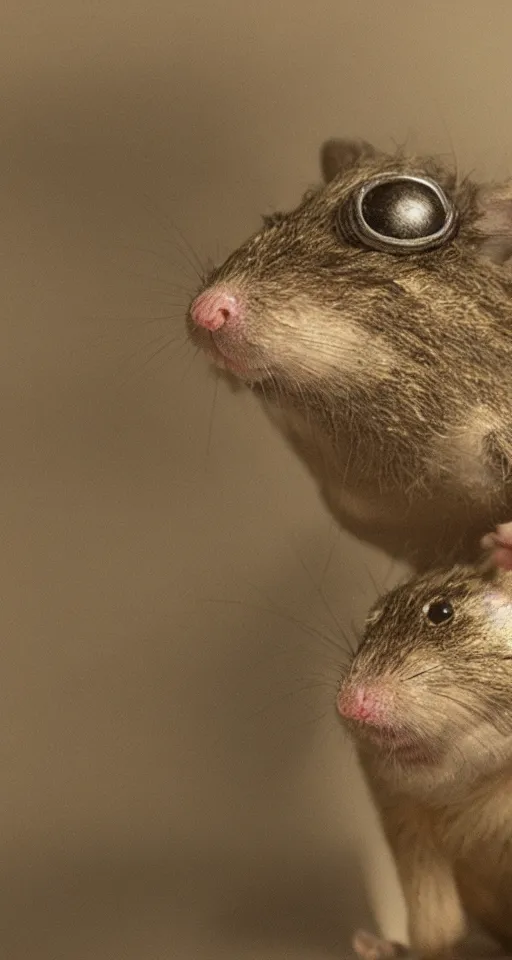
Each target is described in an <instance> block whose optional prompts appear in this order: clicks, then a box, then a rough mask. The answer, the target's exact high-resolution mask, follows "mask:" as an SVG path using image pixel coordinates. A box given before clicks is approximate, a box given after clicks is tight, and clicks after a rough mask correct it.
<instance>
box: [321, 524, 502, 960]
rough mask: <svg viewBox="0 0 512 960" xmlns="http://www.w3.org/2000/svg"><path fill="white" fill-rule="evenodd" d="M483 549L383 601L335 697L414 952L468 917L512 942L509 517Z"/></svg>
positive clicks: (448, 944) (447, 947) (452, 935)
mask: <svg viewBox="0 0 512 960" xmlns="http://www.w3.org/2000/svg"><path fill="white" fill-rule="evenodd" d="M482 547H484V548H485V549H486V551H487V553H486V554H484V555H483V557H482V559H481V561H480V562H479V563H478V564H475V565H473V566H467V565H456V566H454V567H451V568H450V569H444V570H437V571H432V572H429V573H427V574H423V575H421V576H416V577H414V578H412V579H411V580H409V581H408V582H406V583H405V584H402V585H400V586H398V587H397V588H395V589H394V590H392V591H391V592H389V593H388V594H386V595H385V596H384V597H382V598H381V599H380V600H379V601H378V602H377V603H376V604H375V606H374V607H373V608H372V610H371V611H370V613H369V616H368V619H367V621H366V625H365V628H364V631H363V636H362V640H361V644H360V646H359V649H358V650H357V652H356V654H355V655H354V657H353V659H352V662H351V663H350V665H349V667H348V668H347V670H346V672H345V673H344V675H343V676H342V678H341V681H340V686H339V692H338V696H337V701H336V702H337V709H338V712H339V714H340V716H341V718H342V719H343V721H344V722H345V723H346V724H347V725H348V727H349V729H350V731H351V733H352V735H353V737H354V739H355V742H356V746H357V751H358V755H359V758H360V761H361V764H362V767H363V770H364V772H365V775H366V778H367V781H368V784H369V787H370V790H371V792H372V794H373V796H374V799H375V802H376V805H377V807H378V810H379V812H380V816H381V821H382V825H383V828H384V832H385V835H386V838H387V840H388V843H389V844H390V847H391V850H392V852H393V854H394V857H395V861H396V865H397V871H398V875H399V879H400V881H401V885H402V888H403V893H404V898H405V902H406V907H407V913H408V925H409V941H410V946H411V950H412V952H413V953H414V954H415V955H416V956H418V957H429V958H432V957H441V956H442V957H447V956H454V955H455V954H454V951H455V950H457V951H459V950H460V949H461V944H463V942H464V938H465V936H466V933H467V921H468V918H471V919H473V920H474V921H476V922H477V923H478V924H479V925H480V926H481V928H482V929H483V930H484V931H486V932H487V933H489V934H490V935H491V936H492V937H493V938H494V939H495V940H496V941H497V942H498V943H499V944H500V946H501V947H503V948H504V949H506V950H507V951H508V952H509V953H510V952H511V951H512V523H510V524H505V525H503V526H501V527H498V528H497V530H496V532H495V533H493V534H491V535H489V536H487V537H485V538H484V539H483V540H482ZM376 942H377V943H378V942H379V941H376ZM382 943H384V941H381V944H382ZM388 946H389V945H388ZM359 953H360V955H362V954H361V950H359ZM363 953H364V950H363ZM370 954H371V950H370Z"/></svg>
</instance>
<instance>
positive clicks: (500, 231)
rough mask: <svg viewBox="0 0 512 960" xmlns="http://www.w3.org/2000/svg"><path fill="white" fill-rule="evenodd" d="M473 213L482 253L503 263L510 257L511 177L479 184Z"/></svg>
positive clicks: (511, 219) (511, 221)
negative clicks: (475, 209)
mask: <svg viewBox="0 0 512 960" xmlns="http://www.w3.org/2000/svg"><path fill="white" fill-rule="evenodd" d="M477 212H478V220H477V222H476V225H475V226H476V230H477V233H478V234H479V236H480V238H481V242H482V246H481V252H482V254H483V255H484V256H485V257H488V258H489V260H492V261H493V262H494V263H505V262H506V261H507V260H508V259H509V258H510V257H511V256H512V179H510V180H506V181H505V183H500V184H488V185H485V186H483V187H481V188H480V190H479V192H478V194H477Z"/></svg>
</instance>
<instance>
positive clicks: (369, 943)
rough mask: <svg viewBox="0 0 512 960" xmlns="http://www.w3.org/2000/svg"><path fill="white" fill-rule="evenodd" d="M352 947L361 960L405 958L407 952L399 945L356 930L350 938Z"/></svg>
mask: <svg viewBox="0 0 512 960" xmlns="http://www.w3.org/2000/svg"><path fill="white" fill-rule="evenodd" d="M352 947H353V949H354V951H355V952H356V953H357V955H358V957H361V960H392V958H394V957H406V956H407V955H408V954H409V950H408V948H407V947H405V946H404V945H403V944H401V943H395V942H394V941H392V940H383V939H382V938H381V937H376V936H374V934H373V933H367V931H366V930H357V932H356V933H355V934H354V936H353V938H352Z"/></svg>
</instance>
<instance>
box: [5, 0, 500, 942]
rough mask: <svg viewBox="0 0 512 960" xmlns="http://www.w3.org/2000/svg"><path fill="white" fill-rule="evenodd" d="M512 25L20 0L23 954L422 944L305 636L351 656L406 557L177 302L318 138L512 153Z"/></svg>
mask: <svg viewBox="0 0 512 960" xmlns="http://www.w3.org/2000/svg"><path fill="white" fill-rule="evenodd" d="M511 35H512V8H511V5H510V3H508V2H506V0H503V2H497V0H494V2H493V3H492V4H487V3H486V4H484V3H476V2H468V0H461V2H454V0H452V2H450V3H447V2H437V3H433V2H430V3H429V4H428V5H427V4H426V3H422V4H420V3H417V4H414V3H410V2H394V3H392V2H380V3H377V2H375V0H365V2H361V0H332V2H326V0H317V2H315V3H307V2H305V0H281V2H280V3H277V2H276V0H272V2H270V0H258V3H242V2H240V0H237V2H235V0H225V2H224V3H209V2H207V0H203V2H197V0H188V2H186V3H185V2H183V3H178V2H176V0H165V2H164V0H145V2H134V0H117V3H114V2H112V0H107V2H99V0H90V2H89V3H81V2H79V0H67V2H66V3H64V0H61V2H59V3H57V2H55V0H49V2H47V3H41V2H40V0H24V2H23V3H22V4H19V3H14V2H12V0H4V5H3V8H2V14H1V31H0V63H1V64H2V67H1V72H2V82H1V91H2V95H1V123H0V138H1V141H2V143H1V151H0V166H1V176H0V188H1V192H2V201H1V210H2V215H1V220H2V230H1V232H0V237H1V240H0V242H1V247H2V249H1V256H0V269H1V271H2V284H1V289H2V292H3V297H2V322H1V329H0V337H1V340H0V390H1V394H2V416H1V424H2V445H1V450H2V461H1V470H0V478H1V479H0V483H1V504H2V523H1V531H2V544H3V549H2V551H1V556H0V559H1V563H2V578H1V583H2V603H1V616H2V630H1V643H0V678H1V684H2V696H1V699H0V770H1V780H0V782H1V789H0V843H1V856H0V864H1V867H0V869H1V871H2V884H1V889H2V894H1V915H2V917H1V919H2V924H1V934H0V941H1V944H2V946H1V953H2V956H3V957H5V958H6V960H21V958H29V960H31V958H34V960H61V958H62V960H132V958H133V960H171V958H180V960H182V958H183V960H186V958H188V957H190V958H194V960H203V958H204V960H216V958H226V960H278V958H279V960H281V958H293V960H321V958H327V957H332V958H335V957H338V958H341V957H342V956H343V952H344V950H345V948H346V945H347V943H348V940H349V937H350V933H351V930H352V928H353V927H354V926H355V925H359V924H366V925H375V926H378V925H381V926H382V928H383V929H384V931H385V932H386V933H388V934H390V935H394V936H401V935H402V934H403V911H402V905H401V901H400V897H399V895H398V892H397V886H396V882H395V877H394V873H393V870H392V867H391V865H390V861H389V858H388V856H387V854H386V852H385V849H384V848H383V845H382V842H381V840H380V837H379V833H378V830H377V827H376V824H375V819H374V817H373V815H372V812H371V809H370V806H369V803H368V800H367V797H366V793H365V791H364V789H363V787H362V785H361V782H360V779H359V776H358V774H357V771H356V768H355V764H354V758H353V755H352V753H351V751H350V749H349V748H348V747H347V745H346V743H345V740H344V738H343V735H342V732H341V731H340V729H339V728H338V725H337V724H336V718H335V716H334V713H333V707H332V703H333V695H334V690H335V682H336V670H337V666H336V665H337V662H339V657H340V654H339V651H338V649H337V648H336V645H332V644H331V643H330V641H329V640H324V639H322V638H320V637H319V636H316V635H314V634H312V633H308V632H307V628H305V627H304V623H305V622H308V623H312V624H313V625H314V626H315V629H316V630H318V631H320V632H321V633H322V634H328V635H329V637H332V638H334V639H335V641H336V643H337V644H338V645H341V646H343V644H344V643H345V641H344V639H343V637H342V632H343V631H345V630H348V631H350V629H351V627H350V623H351V620H352V619H355V620H356V621H357V620H358V619H359V618H360V617H361V615H362V613H363V612H364V610H365V608H366V607H367V605H368V604H369V603H370V601H371V599H372V597H373V596H374V593H375V588H374V586H373V583H372V579H373V580H376V581H377V583H378V585H379V586H381V585H383V584H384V582H385V581H386V578H388V575H389V576H390V577H393V575H395V572H394V571H390V570H389V564H388V563H387V561H385V560H384V559H383V558H380V557H378V556H376V555H374V554H371V553H370V551H368V550H365V549H363V548H362V547H360V546H358V545H357V544H355V543H354V542H352V541H351V540H350V539H349V538H348V537H345V536H342V535H341V536H340V535H338V534H336V533H335V531H334V530H333V529H332V527H331V525H330V523H329V521H328V519H327V518H326V516H325V515H324V512H323V509H322V508H321V507H320V505H319V503H318V502H317V498H316V494H315V491H314V490H313V488H312V486H311V484H310V482H309V480H308V478H307V477H306V476H305V475H304V473H303V471H302V470H301V468H300V467H299V465H298V464H297V463H296V462H295V461H294V460H293V458H292V457H291V456H290V455H289V454H288V452H287V451H286V450H285V449H284V446H283V445H282V444H281V442H280V440H279V438H278V437H276V436H274V434H273V433H272V432H271V430H270V428H269V426H268V425H267V423H266V421H265V419H264V417H263V415H262V413H261V412H260V410H259V409H258V408H257V407H256V406H255V405H254V404H253V402H252V401H251V398H250V397H246V398H241V399H236V398H234V397H232V396H230V395H228V393H227V392H226V391H225V390H224V389H223V388H219V389H218V390H216V389H215V383H214V380H213V379H212V378H211V377H210V376H209V375H208V373H207V369H206V365H205V364H204V362H203V360H202V358H201V357H197V358H195V359H194V356H193V352H192V349H191V347H190V346H189V345H187V343H186V341H185V338H184V327H183V315H184V308H185V304H186V302H187V297H188V295H189V294H190V293H192V291H193V290H194V284H195V263H194V261H195V259H196V256H197V257H199V258H200V259H201V260H204V259H205V258H206V257H208V256H212V257H214V258H215V257H219V256H222V255H224V254H226V253H228V252H229V251H230V249H231V248H232V247H233V246H234V245H236V244H237V243H238V242H239V241H240V240H241V239H242V238H244V237H245V236H246V235H247V234H248V233H249V232H250V231H251V230H252V229H253V228H254V227H255V226H256V225H257V223H258V216H259V214H260V213H262V212H265V211H267V212H268V211H269V210H270V209H272V207H274V206H276V205H277V206H287V205H292V204H294V203H295V202H296V200H297V199H298V198H299V195H300V194H301V192H302V191H303V189H304V188H306V187H307V186H308V185H309V184H310V183H311V182H312V181H314V180H315V179H316V177H317V150H318V146H319V144H320V142H321V140H322V139H323V138H325V137H328V136H331V135H335V134H340V133H341V134H349V135H356V136H357V135H361V136H364V137H366V138H369V139H372V140H374V141H375V142H377V143H378V144H380V145H382V146H389V145H390V143H391V140H392V139H394V140H395V141H403V140H404V139H405V138H409V139H410V141H411V142H412V143H413V144H414V145H415V146H417V147H418V148H420V149H421V148H425V149H434V150H438V151H439V150H440V151H443V152H446V153H449V152H450V151H452V150H453V151H455V153H456V155H457V157H458V159H459V163H460V164H461V165H462V166H463V167H465V168H466V169H469V168H475V169H476V170H477V172H478V173H490V174H493V175H500V174H502V173H503V172H505V171H506V170H507V168H508V162H509V150H510V147H511V145H512V124H511V122H510V116H511V98H512V93H511V89H512V88H511V84H510V37H511ZM181 234H184V235H185V237H186V239H183V238H182V236H181ZM189 244H190V245H191V246H192V248H193V251H194V252H193V253H192V252H191V251H190V249H189ZM159 318H160V319H159ZM329 561H330V562H329ZM308 571H309V572H308ZM320 581H322V583H323V588H322V593H323V594H324V596H325V598H326V600H325V601H324V599H323V597H322V596H320V594H319V592H318V590H317V588H316V586H315V583H318V582H320ZM387 582H390V581H389V579H388V581H387ZM330 611H332V613H331V612H330ZM335 620H337V621H338V622H339V624H340V628H338V626H337V625H336V623H335ZM296 621H298V622H296Z"/></svg>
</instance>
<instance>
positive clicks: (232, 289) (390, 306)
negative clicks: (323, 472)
mask: <svg viewBox="0 0 512 960" xmlns="http://www.w3.org/2000/svg"><path fill="white" fill-rule="evenodd" d="M322 168H323V175H324V181H325V182H324V185H323V186H321V187H319V188H318V189H312V190H310V191H309V192H308V193H307V194H306V195H305V197H304V198H303V200H302V202H301V203H300V204H299V206H298V207H297V208H296V209H295V210H293V211H291V212H289V213H284V214H282V213H277V214H275V215H274V216H272V217H268V218H265V219H264V223H263V227H262V229H261V230H259V231H258V232H257V233H255V234H254V236H252V237H251V238H250V239H249V240H248V241H247V242H246V243H244V244H243V245H242V246H241V247H240V248H239V249H238V250H237V251H235V252H234V253H233V254H232V255H231V256H230V257H228V259H227V260H226V261H225V263H223V264H222V265H221V266H220V267H218V268H216V269H214V270H213V272H212V273H211V274H210V276H208V277H206V278H205V281H204V284H203V286H202V288H201V290H200V291H199V293H198V295H197V297H196V298H195V299H194V301H193V302H192V304H191V306H190V310H189V314H188V318H187V323H188V328H189V332H190V335H191V337H192V339H193V341H194V342H195V343H196V344H198V345H199V346H200V347H201V348H203V349H204V350H205V351H206V353H207V354H209V356H210V357H211V358H212V359H213V360H214V362H215V363H216V365H217V366H218V367H219V368H222V369H225V370H226V369H227V370H228V371H230V372H231V373H234V374H235V376H236V377H238V378H239V379H240V380H241V381H244V382H246V383H249V384H252V385H253V386H254V388H255V389H256V390H259V391H260V392H261V393H262V395H264V397H266V398H267V399H273V400H274V401H276V402H285V401H286V404H287V406H291V407H292V408H294V409H295V410H297V411H298V412H299V413H301V414H305V415H306V417H307V420H308V422H309V423H312V424H313V425H316V426H317V427H320V428H322V430H323V431H324V433H326V435H327V439H328V440H329V441H332V439H333V438H337V437H339V436H340V435H341V433H342V431H348V432H349V433H350V442H351V449H352V451H353V454H354V457H356V456H359V457H360V458H362V461H364V463H363V466H364V468H365V469H367V470H368V471H369V475H370V476H376V475H377V474H379V478H380V482H381V487H383V486H384V485H385V479H386V478H385V476H384V473H385V471H386V470H388V471H389V473H390V474H391V475H392V476H393V477H394V476H395V475H396V462H397V459H399V460H400V463H402V461H403V462H404V463H405V464H406V467H405V468H404V469H406V470H407V471H408V475H409V476H408V479H405V480H404V478H402V479H401V484H402V486H404V487H406V486H407V485H408V483H410V484H411V485H414V483H416V482H417V478H418V477H419V476H421V475H422V469H421V468H420V469H418V464H417V463H414V464H413V463H412V462H411V451H416V456H417V457H419V458H421V460H422V464H423V465H426V467H427V470H428V471H430V472H432V471H433V473H434V474H435V475H436V476H437V474H438V473H439V475H440V476H447V475H450V474H454V473H457V474H458V475H463V474H465V475H466V477H468V476H469V475H470V473H471V469H470V468H468V462H469V461H471V463H475V462H478V460H479V457H480V452H481V449H482V445H484V444H485V440H486V438H488V437H495V435H496V430H497V429H498V427H499V426H500V415H499V413H496V411H499V410H500V409H504V404H506V403H507V402H508V401H507V400H506V397H507V394H508V392H509V386H508V378H503V376H501V375H500V374H501V372H502V370H503V363H504V357H505V356H506V355H507V353H508V354H510V351H511V339H510V337H511V334H510V322H509V316H510V313H511V311H512V274H509V273H508V268H507V263H506V261H507V260H508V258H509V256H510V255H511V254H512V185H511V184H509V183H506V184H504V185H501V186H487V187H482V186H480V185H478V184H476V183H473V182H472V181H471V180H469V179H465V180H462V181H459V180H458V177H457V175H456V174H454V173H453V172H451V171H450V170H449V169H448V168H447V167H445V166H444V165H443V164H442V163H440V162H437V161H436V160H434V159H431V158H413V157H407V156H406V155H404V153H402V152H397V154H396V155H394V156H391V155H388V154H384V153H381V152H378V151H377V150H375V149H374V148H373V147H371V146H370V145H369V144H367V143H365V142H360V141H346V140H334V141H328V142H327V143H326V144H325V145H324V147H323V148H322ZM397 175H399V176H402V177H403V176H405V177H410V176H413V177H427V178H430V179H431V180H432V181H433V183H434V185H435V186H437V188H438V190H439V191H440V196H442V197H444V198H445V200H446V203H447V206H448V208H449V209H451V210H452V211H456V217H455V222H454V223H453V224H452V229H448V231H447V234H446V236H444V235H442V234H443V229H444V226H446V217H445V213H446V211H444V212H443V210H444V208H443V206H442V202H441V201H440V200H439V196H436V195H435V189H434V188H430V187H428V185H427V186H423V187H421V189H420V194H418V193H417V184H416V183H415V182H412V183H409V182H408V181H407V180H406V181H404V182H402V183H398V185H397V182H396V180H395V181H394V183H392V184H391V186H390V188H389V189H388V188H387V187H386V190H387V193H386V190H385V191H384V195H383V194H382V191H380V190H377V192H374V191H370V194H369V206H368V207H367V209H366V214H365V216H366V219H367V221H368V225H369V226H373V227H374V228H378V230H379V231H380V232H381V233H384V234H387V235H388V236H391V234H396V233H400V230H401V227H400V221H401V217H402V220H403V219H404V218H403V216H402V214H404V210H405V214H404V216H405V233H407V231H408V230H409V228H410V230H409V232H410V231H411V230H412V233H414V231H415V230H416V232H417V233H419V235H420V239H421V236H422V235H423V236H424V235H426V234H427V235H430V234H431V233H432V232H434V233H435V232H436V231H438V230H440V231H441V233H440V234H439V235H438V243H437V244H435V243H434V245H433V246H431V247H428V249H424V250H417V249H416V248H414V247H413V248H409V247H407V248H406V249H405V251H403V250H402V251H401V252H398V253H397V248H396V246H394V245H393V244H392V243H389V244H388V243H386V242H385V243H383V244H382V243H381V244H379V243H377V245H376V247H377V248H376V247H375V243H374V240H375V238H374V237H373V239H371V241H370V240H369V239H368V237H369V234H368V236H366V239H365V237H364V236H363V234H364V230H363V232H362V233H361V229H360V228H361V223H360V221H359V220H358V218H357V215H356V214H357V201H358V197H359V192H360V191H361V189H363V188H364V187H365V186H367V185H368V184H371V183H373V182H374V178H381V177H387V176H392V177H396V176H397ZM422 191H423V193H422ZM359 199H360V197H359ZM367 199H368V197H367ZM418 210H419V214H418ZM411 211H412V213H411ZM415 211H416V213H415ZM416 214H418V216H419V220H417V221H416V220H415V216H416ZM397 223H398V228H397ZM402 227H403V223H402ZM441 235H442V236H441ZM439 238H440V239H439ZM395 239H396V238H395ZM461 437H463V438H465V439H461ZM393 451H395V454H396V455H395V457H394V459H393ZM370 453H371V455H372V460H371V462H370V461H368V463H366V460H367V459H368V455H369V454H370ZM461 459H462V461H463V464H462V466H461ZM496 472H497V474H499V477H498V483H499V482H501V468H500V465H498V468H497V471H496ZM402 473H403V470H402ZM392 482H393V483H394V479H392ZM468 482H469V481H468ZM476 482H477V483H480V482H481V481H480V477H479V476H478V477H477V478H476ZM487 484H488V479H487V477H486V478H485V479H484V485H487ZM466 486H467V483H466Z"/></svg>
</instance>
